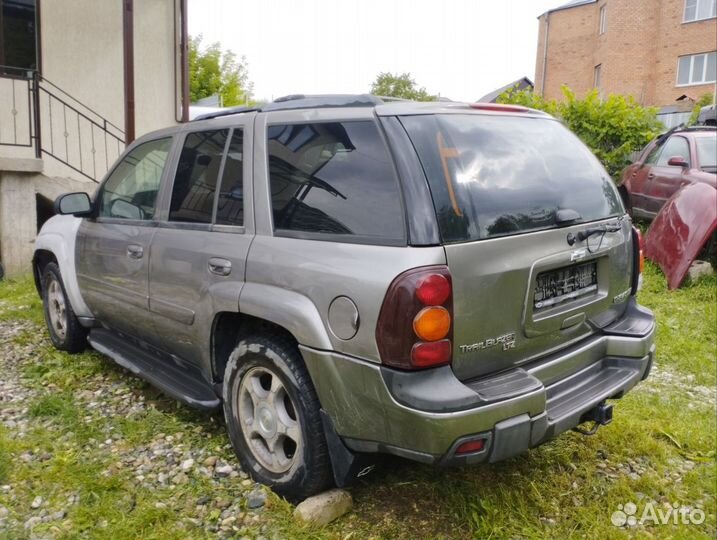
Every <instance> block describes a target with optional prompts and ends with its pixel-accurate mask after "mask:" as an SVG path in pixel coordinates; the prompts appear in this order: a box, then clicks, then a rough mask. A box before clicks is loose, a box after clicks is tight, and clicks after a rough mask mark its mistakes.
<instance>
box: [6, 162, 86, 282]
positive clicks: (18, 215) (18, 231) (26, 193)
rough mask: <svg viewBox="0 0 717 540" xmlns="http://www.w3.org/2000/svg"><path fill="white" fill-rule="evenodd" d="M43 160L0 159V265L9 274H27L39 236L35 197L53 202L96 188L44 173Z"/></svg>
mask: <svg viewBox="0 0 717 540" xmlns="http://www.w3.org/2000/svg"><path fill="white" fill-rule="evenodd" d="M43 161H44V160H41V159H33V158H29V159H25V158H18V159H12V158H0V262H2V264H3V266H4V268H5V272H6V274H7V275H9V276H12V275H16V274H21V273H24V272H27V271H28V270H29V269H30V261H31V260H32V254H33V251H34V246H33V243H34V241H35V236H36V235H37V221H38V212H37V206H36V196H37V195H42V196H43V197H45V199H47V200H49V201H53V200H54V199H55V198H56V197H57V196H58V195H61V194H62V193H68V192H71V191H90V192H92V191H93V190H94V185H90V184H88V183H87V182H76V181H74V180H72V179H69V178H51V177H48V176H46V175H45V174H43Z"/></svg>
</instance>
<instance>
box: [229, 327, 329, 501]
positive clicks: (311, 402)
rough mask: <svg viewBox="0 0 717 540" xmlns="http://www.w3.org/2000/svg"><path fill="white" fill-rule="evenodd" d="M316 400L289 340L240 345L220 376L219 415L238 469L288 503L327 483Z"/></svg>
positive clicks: (254, 339) (261, 339)
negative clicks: (221, 409) (221, 413)
mask: <svg viewBox="0 0 717 540" xmlns="http://www.w3.org/2000/svg"><path fill="white" fill-rule="evenodd" d="M319 411H320V406H319V400H318V398H317V396H316V391H315V390H314V387H313V384H312V382H311V379H310V377H309V374H308V372H307V371H306V367H305V366H304V364H303V362H302V360H301V357H300V355H299V352H298V351H297V350H296V346H295V345H294V344H293V343H292V342H291V341H290V340H288V339H284V338H268V337H252V338H247V339H244V340H242V341H240V342H239V345H238V346H237V348H236V349H235V350H234V352H233V353H232V355H231V357H230V360H229V363H228V364H227V367H226V371H225V374H224V415H225V417H226V422H227V429H228V431H229V438H230V439H231V443H232V446H233V447H234V451H235V452H236V454H237V456H238V457H239V461H240V462H241V464H242V467H243V469H244V470H245V471H246V472H247V473H249V474H251V476H252V477H253V478H254V479H255V480H257V481H258V482H261V483H263V484H267V485H269V486H271V487H272V488H273V489H274V491H276V492H277V493H279V494H280V495H283V496H285V497H287V498H289V499H294V500H297V499H303V498H305V497H308V496H310V495H314V494H316V493H318V492H320V491H322V490H324V489H325V488H326V487H328V486H329V485H330V483H331V479H332V476H331V464H330V461H329V455H328V449H327V446H326V439H325V437H324V431H323V426H322V423H321V416H320V413H319Z"/></svg>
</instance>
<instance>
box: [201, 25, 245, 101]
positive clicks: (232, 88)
mask: <svg viewBox="0 0 717 540" xmlns="http://www.w3.org/2000/svg"><path fill="white" fill-rule="evenodd" d="M253 86H254V85H253V84H252V83H251V82H250V81H249V70H248V67H247V63H246V58H245V57H243V56H242V57H240V58H237V55H236V54H234V53H233V52H232V51H230V50H226V51H222V48H221V45H220V44H219V43H218V42H217V43H213V44H212V45H209V46H208V47H205V48H203V47H202V35H201V34H200V35H198V36H197V37H193V38H190V40H189V97H190V100H191V101H192V102H193V103H194V102H196V101H197V100H200V99H202V98H206V97H209V96H213V95H219V96H220V99H221V105H222V106H223V107H233V106H236V105H244V104H251V103H252V90H253Z"/></svg>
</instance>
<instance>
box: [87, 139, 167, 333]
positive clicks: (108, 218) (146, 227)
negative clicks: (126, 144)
mask: <svg viewBox="0 0 717 540" xmlns="http://www.w3.org/2000/svg"><path fill="white" fill-rule="evenodd" d="M171 146H172V137H163V138H158V139H154V140H150V141H147V142H143V143H140V144H138V145H136V146H135V147H134V148H132V149H131V150H130V151H129V152H128V153H127V154H126V155H125V156H124V157H123V158H122V159H121V160H120V161H119V162H118V164H117V165H116V166H115V168H114V169H113V171H112V172H111V173H110V175H109V176H108V177H107V179H106V180H105V181H104V183H103V184H102V186H101V187H100V189H99V190H98V192H97V195H96V197H95V202H94V207H95V208H94V216H93V217H92V218H88V219H85V220H83V222H82V224H81V226H80V228H79V231H78V242H77V246H78V248H77V261H76V267H77V280H78V283H79V286H80V290H81V292H82V296H83V298H84V300H85V302H86V303H87V305H88V307H89V308H90V310H91V311H92V313H93V314H94V316H95V317H96V318H97V319H98V320H99V321H100V322H101V323H102V324H103V325H105V326H107V327H108V328H110V329H113V330H116V331H119V332H122V333H125V334H128V335H131V336H135V337H137V338H139V339H142V340H147V339H149V338H151V336H152V333H153V329H152V325H151V316H150V313H149V288H148V284H149V250H150V244H151V241H152V236H153V235H154V233H155V230H156V229H155V225H156V222H155V221H154V215H155V208H156V201H157V195H158V193H159V190H160V185H161V181H162V177H163V175H164V173H165V169H166V167H165V165H166V162H167V159H168V156H169V152H170V148H171Z"/></svg>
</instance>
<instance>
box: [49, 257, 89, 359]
mask: <svg viewBox="0 0 717 540" xmlns="http://www.w3.org/2000/svg"><path fill="white" fill-rule="evenodd" d="M42 303H43V311H44V314H45V323H46V324H47V329H48V330H49V332H50V339H51V340H52V343H53V345H54V346H55V347H56V348H57V349H60V350H62V351H67V352H69V353H78V352H82V351H83V350H84V349H85V345H86V340H87V329H86V328H84V327H83V326H82V325H81V324H80V321H79V320H77V317H76V316H75V312H74V311H73V310H72V306H71V305H70V301H69V300H68V298H67V293H66V292H65V286H64V285H63V283H62V276H61V275H60V269H59V267H58V266H57V264H55V263H54V262H51V263H48V264H47V265H46V266H45V268H44V269H43V271H42Z"/></svg>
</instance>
